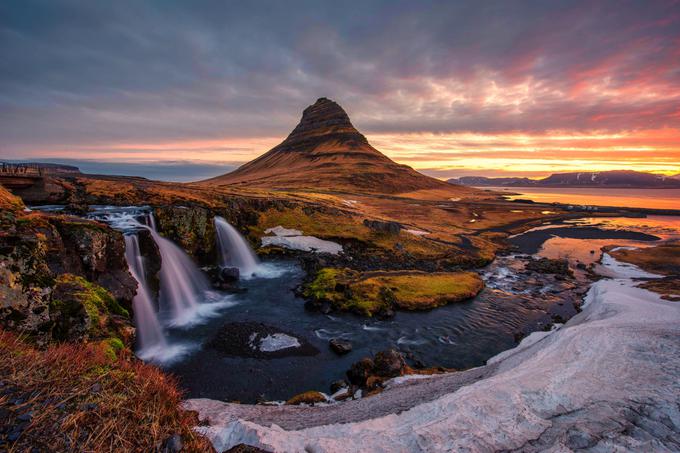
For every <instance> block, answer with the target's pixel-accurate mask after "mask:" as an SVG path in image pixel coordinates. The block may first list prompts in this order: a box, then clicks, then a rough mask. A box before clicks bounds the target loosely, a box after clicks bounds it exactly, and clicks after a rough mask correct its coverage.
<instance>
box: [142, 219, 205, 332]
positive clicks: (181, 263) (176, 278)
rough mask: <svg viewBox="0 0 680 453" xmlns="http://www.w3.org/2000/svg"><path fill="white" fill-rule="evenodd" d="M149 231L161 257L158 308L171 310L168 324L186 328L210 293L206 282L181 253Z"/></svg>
mask: <svg viewBox="0 0 680 453" xmlns="http://www.w3.org/2000/svg"><path fill="white" fill-rule="evenodd" d="M148 230H149V232H150V233H151V237H152V238H153V240H154V242H156V245H157V246H158V251H159V252H160V254H161V308H162V309H166V308H168V309H169V310H170V313H171V315H172V319H171V323H173V324H176V325H181V324H186V323H187V322H188V321H189V320H190V317H192V316H193V315H194V314H195V312H196V309H197V308H198V305H199V303H200V301H201V300H202V298H203V296H204V294H205V292H206V291H207V290H208V289H210V285H209V283H208V280H207V279H206V277H205V276H204V275H203V273H202V272H201V271H200V270H199V269H198V267H196V265H195V264H194V262H193V261H192V260H191V258H189V256H188V255H187V254H186V253H184V251H183V250H182V249H180V248H179V247H178V246H176V245H175V244H174V243H173V242H172V241H170V240H168V239H165V238H164V237H162V236H161V235H160V234H158V233H157V232H156V231H154V230H152V229H151V228H149V229H148Z"/></svg>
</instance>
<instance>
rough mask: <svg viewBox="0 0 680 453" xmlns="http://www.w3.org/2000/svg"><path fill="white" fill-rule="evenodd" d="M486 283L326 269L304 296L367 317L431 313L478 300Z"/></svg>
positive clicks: (461, 277) (466, 275)
mask: <svg viewBox="0 0 680 453" xmlns="http://www.w3.org/2000/svg"><path fill="white" fill-rule="evenodd" d="M483 288H484V282H483V281H482V279H481V278H480V277H479V275H478V274H477V273H475V272H433V273H426V272H419V271H399V272H367V273H360V272H357V271H354V270H351V269H338V268H323V269H321V270H320V271H319V272H318V273H317V274H316V276H315V278H314V280H312V281H311V282H310V283H308V284H307V285H305V287H304V288H303V295H304V296H305V297H307V298H309V299H311V300H312V301H314V302H315V303H317V304H319V305H321V304H329V305H330V306H331V308H333V309H335V310H339V311H353V312H356V313H359V314H363V315H366V316H373V315H374V314H377V313H380V312H385V311H386V310H390V309H392V308H399V309H403V310H427V309H431V308H435V307H440V306H442V305H446V304H448V303H451V302H459V301H462V300H465V299H469V298H472V297H474V296H476V295H477V294H478V293H479V292H480V291H481V290H482V289H483Z"/></svg>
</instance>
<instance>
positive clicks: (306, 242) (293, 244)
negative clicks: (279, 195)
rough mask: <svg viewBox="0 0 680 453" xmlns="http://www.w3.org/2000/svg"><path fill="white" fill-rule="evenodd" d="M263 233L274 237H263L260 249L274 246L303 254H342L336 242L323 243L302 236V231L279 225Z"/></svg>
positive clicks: (314, 238) (322, 241)
mask: <svg viewBox="0 0 680 453" xmlns="http://www.w3.org/2000/svg"><path fill="white" fill-rule="evenodd" d="M265 233H267V234H271V233H273V234H274V236H264V237H263V238H262V247H267V246H269V245H275V246H279V247H284V248H287V249H291V250H301V251H303V252H316V253H330V254H331V255H337V254H338V253H340V252H342V245H340V244H338V243H337V242H332V241H325V240H323V239H319V238H317V237H314V236H303V233H302V231H300V230H294V229H290V228H284V227H282V226H281V225H279V226H276V227H273V228H268V229H267V230H265Z"/></svg>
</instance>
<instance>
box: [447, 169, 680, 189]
mask: <svg viewBox="0 0 680 453" xmlns="http://www.w3.org/2000/svg"><path fill="white" fill-rule="evenodd" d="M448 182H450V183H453V184H463V185H467V186H497V187H498V186H507V187H611V188H636V189H645V188H650V189H653V188H668V189H672V188H680V181H678V179H676V178H675V177H671V176H663V175H656V174H653V173H645V172H640V171H633V170H611V171H602V172H574V173H555V174H552V175H550V176H548V177H547V178H543V179H537V180H532V179H528V178H486V177H484V176H463V177H461V178H458V179H449V180H448Z"/></svg>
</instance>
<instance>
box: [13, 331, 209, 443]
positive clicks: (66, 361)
mask: <svg viewBox="0 0 680 453" xmlns="http://www.w3.org/2000/svg"><path fill="white" fill-rule="evenodd" d="M181 396H182V395H181V392H180V390H179V389H178V387H177V385H176V382H175V381H174V379H172V378H171V377H169V376H167V375H165V374H164V373H163V372H162V371H161V370H159V369H158V368H156V367H154V366H151V365H147V364H144V363H142V362H140V361H138V360H136V359H133V358H131V357H120V358H117V359H112V358H111V355H110V354H107V353H106V348H105V346H104V345H103V344H63V345H57V346H52V347H49V348H48V349H46V350H38V349H35V348H33V347H32V346H30V345H28V344H26V343H24V342H23V341H22V340H21V339H19V338H17V337H16V336H15V335H13V334H10V333H7V332H4V331H1V330H0V415H1V416H0V427H2V429H0V433H2V434H0V450H3V449H4V448H6V449H7V450H6V451H8V452H23V451H31V449H32V448H37V449H38V450H39V451H82V452H103V451H116V452H152V451H159V449H160V447H161V446H162V445H163V442H164V441H165V440H166V439H168V438H169V437H171V436H172V435H174V434H180V435H181V436H182V440H183V443H184V450H183V451H188V452H194V451H195V452H199V451H213V450H212V447H211V446H210V445H209V443H208V441H207V440H205V439H204V438H202V437H200V436H198V435H197V434H196V433H194V432H193V431H192V429H191V428H192V426H194V425H195V424H196V420H195V417H194V416H192V414H191V413H189V412H186V411H182V410H181V409H179V403H180V401H181ZM26 413H31V414H32V418H31V419H30V420H28V421H24V422H22V421H21V420H20V418H19V417H20V416H21V415H22V414H26ZM22 423H23V425H24V429H23V431H22V432H21V435H20V437H19V438H18V439H17V440H16V441H15V442H13V443H7V444H4V445H3V440H6V436H7V435H8V434H9V433H10V432H11V431H12V430H13V429H14V427H16V426H17V425H21V424H22ZM3 451H5V450H3Z"/></svg>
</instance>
